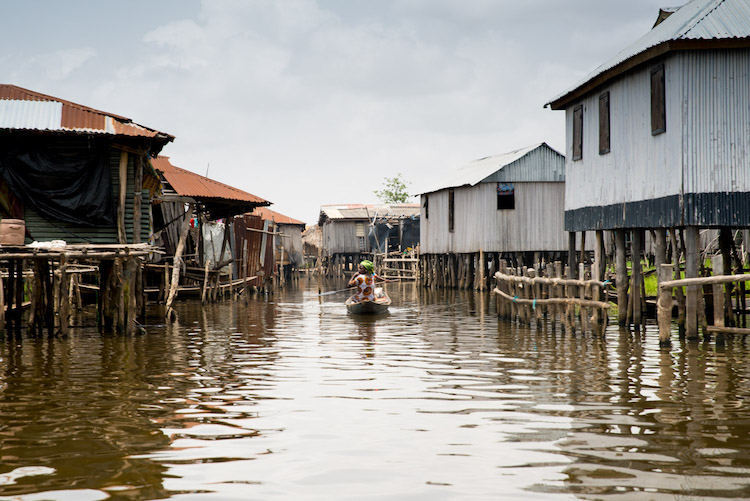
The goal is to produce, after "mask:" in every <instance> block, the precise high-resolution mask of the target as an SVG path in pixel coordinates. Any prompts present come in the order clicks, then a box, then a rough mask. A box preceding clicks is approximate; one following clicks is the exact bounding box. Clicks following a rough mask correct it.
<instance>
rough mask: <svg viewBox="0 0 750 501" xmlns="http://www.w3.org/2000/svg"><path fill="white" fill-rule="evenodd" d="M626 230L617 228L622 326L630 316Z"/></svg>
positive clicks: (620, 319)
mask: <svg viewBox="0 0 750 501" xmlns="http://www.w3.org/2000/svg"><path fill="white" fill-rule="evenodd" d="M625 231H626V230H623V229H618V230H615V253H616V255H615V266H616V268H617V269H616V273H617V278H616V280H617V321H618V323H619V324H620V326H624V325H626V324H627V318H628V261H627V255H626V249H625Z"/></svg>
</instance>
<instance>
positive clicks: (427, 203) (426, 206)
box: [422, 195, 430, 219]
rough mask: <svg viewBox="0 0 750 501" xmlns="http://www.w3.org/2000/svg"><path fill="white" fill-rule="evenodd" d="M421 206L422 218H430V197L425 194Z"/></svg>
mask: <svg viewBox="0 0 750 501" xmlns="http://www.w3.org/2000/svg"><path fill="white" fill-rule="evenodd" d="M422 207H423V208H424V218H425V219H430V197H428V196H427V195H425V196H424V203H423V204H422Z"/></svg>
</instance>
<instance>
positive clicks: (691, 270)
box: [685, 226, 700, 340]
mask: <svg viewBox="0 0 750 501" xmlns="http://www.w3.org/2000/svg"><path fill="white" fill-rule="evenodd" d="M685 251H686V253H685V278H697V277H698V259H699V254H700V251H699V249H698V227H697V226H688V227H687V228H686V230H685ZM698 294H699V289H698V286H697V285H689V286H688V287H687V302H686V312H685V313H686V325H685V334H686V336H687V338H688V339H690V340H695V339H698Z"/></svg>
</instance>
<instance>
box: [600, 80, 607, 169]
mask: <svg viewBox="0 0 750 501" xmlns="http://www.w3.org/2000/svg"><path fill="white" fill-rule="evenodd" d="M605 153H609V91H607V92H605V93H604V94H602V95H601V96H599V154H600V155H604V154H605Z"/></svg>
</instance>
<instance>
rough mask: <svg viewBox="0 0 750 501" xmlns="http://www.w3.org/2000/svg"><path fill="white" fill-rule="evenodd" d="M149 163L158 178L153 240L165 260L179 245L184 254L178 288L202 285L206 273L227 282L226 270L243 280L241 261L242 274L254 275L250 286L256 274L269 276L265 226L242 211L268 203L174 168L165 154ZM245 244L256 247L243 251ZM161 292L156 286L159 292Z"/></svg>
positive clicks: (256, 282) (257, 281) (258, 280)
mask: <svg viewBox="0 0 750 501" xmlns="http://www.w3.org/2000/svg"><path fill="white" fill-rule="evenodd" d="M153 165H154V169H155V170H156V172H157V173H158V174H159V177H160V180H161V193H160V194H159V196H157V197H155V198H154V200H153V202H154V226H155V230H156V231H155V234H154V237H155V242H156V243H157V244H158V245H160V246H161V247H163V248H164V249H165V250H166V256H167V258H168V259H169V258H175V257H176V255H177V254H178V249H181V248H182V252H184V254H185V255H186V258H187V259H186V260H185V261H186V263H188V266H187V267H186V274H185V277H183V279H182V281H181V285H180V288H179V289H178V290H179V291H180V292H184V293H188V292H191V291H193V292H194V291H198V290H201V289H202V284H203V282H204V281H206V274H208V275H209V276H210V279H211V280H213V282H214V285H216V284H215V283H216V282H219V281H223V282H227V281H229V280H230V277H229V276H228V275H230V274H231V279H232V280H234V281H240V282H242V280H244V273H245V263H247V266H248V270H247V273H248V275H247V276H248V277H249V278H251V279H252V277H256V278H255V279H252V280H251V281H250V282H248V283H249V285H253V286H260V285H262V284H263V282H264V281H263V279H262V278H260V277H261V276H267V275H268V273H270V274H271V275H272V274H273V270H274V268H273V254H272V250H271V249H272V247H271V245H270V243H269V245H263V244H265V242H266V240H268V239H267V238H264V237H266V236H267V233H270V229H269V228H268V227H267V225H266V226H264V223H263V221H262V219H261V218H260V217H259V216H256V215H253V216H252V217H248V218H245V217H244V214H245V213H250V212H251V211H253V210H255V209H256V208H258V207H263V206H268V205H270V204H271V202H269V201H267V200H264V199H263V198H261V197H258V196H256V195H253V194H251V193H247V192H245V191H242V190H240V189H238V188H235V187H233V186H229V185H226V184H224V183H220V182H218V181H215V180H213V179H210V178H207V177H205V176H201V175H200V174H196V173H194V172H190V171H188V170H185V169H182V168H180V167H177V166H175V165H173V164H172V163H171V162H170V160H169V157H165V156H159V157H158V158H155V159H153ZM235 216H240V217H238V218H235ZM264 232H266V233H264ZM256 241H257V242H256ZM180 242H182V243H180ZM269 242H270V240H269ZM246 246H250V247H252V248H253V249H255V250H254V251H252V252H250V254H248V250H247V249H246V248H245V247H246ZM266 247H267V248H266ZM268 253H271V254H270V255H269V256H268V258H267V257H266V254H268ZM180 259H181V258H180ZM267 261H268V262H270V263H271V265H270V266H269V267H268V269H267V270H266V269H265V268H264V267H263V265H265V264H266V262H267ZM230 265H231V266H230ZM261 269H262V270H263V272H262V273H261ZM167 271H168V270H167ZM222 277H223V278H222ZM242 284H244V282H242ZM214 289H215V287H214ZM164 294H165V291H164V290H160V295H161V296H162V297H163V296H164Z"/></svg>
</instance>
